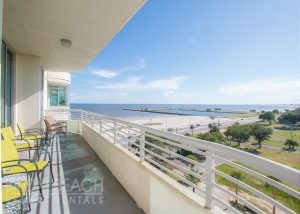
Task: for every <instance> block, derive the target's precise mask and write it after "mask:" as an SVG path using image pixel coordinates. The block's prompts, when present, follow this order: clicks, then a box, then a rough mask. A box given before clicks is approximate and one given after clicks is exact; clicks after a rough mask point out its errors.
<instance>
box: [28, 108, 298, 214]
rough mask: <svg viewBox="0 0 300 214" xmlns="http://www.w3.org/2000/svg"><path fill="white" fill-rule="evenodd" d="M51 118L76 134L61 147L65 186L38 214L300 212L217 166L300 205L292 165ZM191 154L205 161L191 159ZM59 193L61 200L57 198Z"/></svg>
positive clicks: (131, 128) (79, 116) (169, 137)
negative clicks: (237, 172) (239, 173)
mask: <svg viewBox="0 0 300 214" xmlns="http://www.w3.org/2000/svg"><path fill="white" fill-rule="evenodd" d="M45 114H48V115H52V116H54V117H55V119H56V120H66V121H68V131H69V132H71V133H73V134H69V135H68V137H67V140H66V142H64V140H63V138H62V140H61V142H60V143H59V144H55V145H56V146H55V147H54V148H56V150H54V152H56V154H57V159H56V163H58V164H56V166H57V170H54V171H56V175H55V176H56V177H57V178H58V177H59V178H60V179H56V180H57V181H58V183H55V184H54V185H53V186H52V187H51V186H50V187H48V188H47V185H46V187H45V188H46V189H48V191H49V195H48V197H49V198H48V200H45V201H46V202H42V203H36V207H34V209H33V211H34V212H35V213H42V212H41V210H45V209H47V208H48V207H52V208H51V209H52V211H53V210H55V213H63V212H64V213H68V212H70V213H84V212H90V213H102V212H103V213H119V212H122V213H209V212H213V213H272V212H273V209H275V211H276V213H297V212H298V211H299V210H297V209H298V208H297V205H295V206H294V207H293V206H292V205H291V204H289V203H287V202H282V201H278V200H276V199H274V198H273V197H272V196H271V195H268V194H266V193H264V192H262V191H260V189H257V188H254V187H253V186H251V185H248V184H247V183H244V182H242V181H241V180H239V179H237V178H234V177H233V176H230V175H229V174H226V173H224V172H222V171H220V170H219V169H218V167H217V166H218V165H220V164H224V163H225V164H227V165H229V166H231V167H234V168H235V169H237V170H240V171H243V172H245V173H247V174H249V175H251V176H252V177H253V178H255V179H258V180H260V181H261V182H262V183H268V184H269V185H271V186H272V187H274V188H276V189H280V191H282V192H284V193H286V194H288V195H289V197H293V198H294V199H296V200H298V201H299V199H300V193H299V192H298V191H297V190H298V189H299V188H300V172H299V171H298V170H295V169H293V168H290V167H288V166H284V165H281V164H279V163H276V162H273V161H270V160H267V159H264V158H261V157H259V156H256V155H253V154H250V153H246V152H243V151H240V150H237V149H233V148H231V147H227V146H225V145H220V144H216V143H212V142H207V141H203V140H199V139H194V138H190V137H185V136H180V135H175V134H172V133H168V132H164V131H160V130H155V129H152V128H149V127H145V126H141V125H137V124H133V123H130V122H127V121H123V120H119V119H116V118H111V117H107V116H104V115H99V114H96V113H92V112H87V111H82V110H68V111H47V112H45ZM74 133H76V134H74ZM184 152H190V153H193V154H194V155H196V156H197V157H199V159H197V160H194V159H190V158H189V157H188V156H186V155H184V154H183V153H184ZM271 176H272V177H271ZM217 177H218V178H224V179H226V180H228V181H230V182H231V183H232V184H233V185H234V186H235V187H239V188H241V189H243V192H247V193H248V195H247V196H249V197H248V198H247V197H245V194H240V193H238V194H236V193H235V192H234V191H232V189H231V188H229V187H227V186H224V185H222V184H220V183H218V182H217V179H216V178H217ZM272 178H278V179H280V180H281V181H282V182H278V181H276V180H274V179H272ZM64 183H65V184H66V185H64ZM82 184H83V185H82ZM56 188H58V189H59V190H57V189H56ZM57 191H59V192H60V198H56V197H55V195H54V194H53V193H55V192H57ZM95 196H96V197H97V198H96V199H95ZM254 199H255V200H254ZM287 201H288V199H287ZM66 204H67V205H68V206H67V205H66ZM237 204H238V205H239V206H236V205H237ZM241 206H242V207H243V208H245V209H246V210H244V211H243V210H242V209H241ZM49 212H50V211H49ZM43 213H44V212H43Z"/></svg>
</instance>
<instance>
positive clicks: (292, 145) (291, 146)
mask: <svg viewBox="0 0 300 214" xmlns="http://www.w3.org/2000/svg"><path fill="white" fill-rule="evenodd" d="M285 145H288V146H289V150H290V151H294V150H295V146H299V143H298V142H297V141H295V140H290V139H288V140H286V141H285Z"/></svg>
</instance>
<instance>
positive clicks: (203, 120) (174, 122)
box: [125, 115, 258, 134]
mask: <svg viewBox="0 0 300 214" xmlns="http://www.w3.org/2000/svg"><path fill="white" fill-rule="evenodd" d="M125 120H127V121H130V122H133V123H137V124H140V125H145V126H148V127H152V128H155V129H159V130H167V131H170V132H174V133H178V134H185V133H189V132H190V125H194V126H195V129H194V132H206V131H208V124H209V123H218V124H220V128H222V127H226V126H230V125H232V124H234V123H237V122H238V123H240V124H245V123H251V122H254V121H257V120H258V117H250V118H230V117H215V118H213V119H212V118H210V117H208V116H178V115H161V116H152V117H128V118H125Z"/></svg>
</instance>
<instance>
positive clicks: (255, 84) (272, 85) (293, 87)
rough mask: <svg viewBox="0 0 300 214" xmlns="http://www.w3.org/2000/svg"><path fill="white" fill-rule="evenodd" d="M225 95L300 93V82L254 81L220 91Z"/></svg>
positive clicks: (289, 80) (228, 86) (285, 80)
mask: <svg viewBox="0 0 300 214" xmlns="http://www.w3.org/2000/svg"><path fill="white" fill-rule="evenodd" d="M218 91H219V92H220V93H223V94H232V95H245V94H251V93H257V92H260V93H278V92H279V93H282V92H286V93H290V92H291V91H297V92H298V93H300V80H291V79H285V78H277V79H263V80H253V81H250V82H247V83H238V84H231V85H227V86H225V87H222V88H220V89H219V90H218Z"/></svg>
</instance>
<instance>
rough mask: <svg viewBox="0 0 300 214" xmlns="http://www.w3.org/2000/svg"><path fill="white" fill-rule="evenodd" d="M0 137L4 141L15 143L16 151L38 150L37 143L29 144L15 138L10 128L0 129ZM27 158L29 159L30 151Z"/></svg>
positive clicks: (26, 141)
mask: <svg viewBox="0 0 300 214" xmlns="http://www.w3.org/2000/svg"><path fill="white" fill-rule="evenodd" d="M1 135H2V138H3V139H4V140H11V141H13V142H14V143H15V147H16V149H17V150H26V149H28V148H39V145H38V142H37V141H36V142H29V141H28V140H25V139H21V138H18V137H16V136H15V133H14V131H13V130H12V128H11V127H10V126H8V127H5V128H2V129H1ZM28 152H29V158H30V150H28ZM37 155H38V157H39V150H37Z"/></svg>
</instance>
